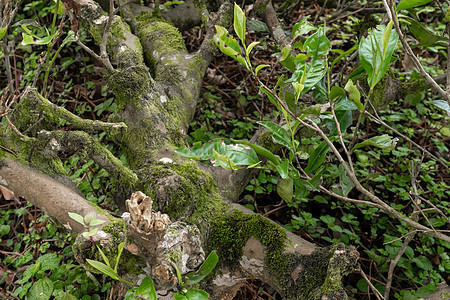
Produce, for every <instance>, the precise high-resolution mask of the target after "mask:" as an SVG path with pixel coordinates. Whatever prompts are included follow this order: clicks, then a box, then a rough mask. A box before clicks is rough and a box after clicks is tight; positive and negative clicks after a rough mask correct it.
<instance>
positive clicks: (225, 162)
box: [213, 149, 238, 171]
mask: <svg viewBox="0 0 450 300" xmlns="http://www.w3.org/2000/svg"><path fill="white" fill-rule="evenodd" d="M213 158H214V162H215V163H217V164H218V165H219V166H221V167H222V168H224V169H227V170H234V171H235V170H238V167H237V166H236V164H235V163H234V162H233V160H232V159H231V158H230V157H229V156H228V155H221V154H220V153H219V152H217V151H216V150H215V149H213Z"/></svg>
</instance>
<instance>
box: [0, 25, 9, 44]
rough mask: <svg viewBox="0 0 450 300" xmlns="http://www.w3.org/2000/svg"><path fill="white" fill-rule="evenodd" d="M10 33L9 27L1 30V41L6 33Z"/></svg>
mask: <svg viewBox="0 0 450 300" xmlns="http://www.w3.org/2000/svg"><path fill="white" fill-rule="evenodd" d="M7 31H8V26H5V27H2V28H0V41H1V40H2V38H3V37H4V36H5V34H6V32H7Z"/></svg>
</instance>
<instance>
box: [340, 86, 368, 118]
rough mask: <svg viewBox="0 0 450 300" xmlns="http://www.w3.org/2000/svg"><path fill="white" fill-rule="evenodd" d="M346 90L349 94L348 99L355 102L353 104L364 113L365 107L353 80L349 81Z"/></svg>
mask: <svg viewBox="0 0 450 300" xmlns="http://www.w3.org/2000/svg"><path fill="white" fill-rule="evenodd" d="M344 89H345V91H346V92H347V93H348V98H349V99H350V100H351V101H353V103H355V104H356V106H358V109H359V111H361V112H362V110H363V109H364V105H363V104H362V103H361V93H360V92H359V90H358V88H357V87H356V85H354V84H353V81H352V80H351V79H349V80H348V81H347V84H346V85H345V88H344Z"/></svg>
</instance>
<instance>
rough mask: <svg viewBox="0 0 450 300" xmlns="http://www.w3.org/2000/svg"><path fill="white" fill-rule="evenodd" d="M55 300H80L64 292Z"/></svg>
mask: <svg viewBox="0 0 450 300" xmlns="http://www.w3.org/2000/svg"><path fill="white" fill-rule="evenodd" d="M55 300H78V298H77V297H75V296H74V295H72V294H70V293H69V292H62V293H59V294H58V295H56V296H55Z"/></svg>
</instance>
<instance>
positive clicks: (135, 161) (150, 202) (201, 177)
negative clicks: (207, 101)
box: [0, 0, 358, 299]
mask: <svg viewBox="0 0 450 300" xmlns="http://www.w3.org/2000/svg"><path fill="white" fill-rule="evenodd" d="M79 3H80V5H81V13H80V24H81V25H82V26H83V27H84V28H85V29H86V30H87V31H89V32H90V33H91V35H92V36H93V38H94V39H95V41H96V42H97V43H98V44H100V43H101V42H102V33H103V29H104V26H105V24H106V22H107V18H105V15H104V13H103V10H102V9H101V8H100V6H99V5H98V4H96V3H95V2H93V1H90V0H83V1H79ZM231 8H232V6H231V5H230V3H225V4H224V5H222V7H221V8H220V10H219V11H218V12H217V13H214V14H210V15H209V19H208V20H207V22H206V26H207V34H206V39H205V41H204V42H203V44H202V47H201V48H200V49H199V51H198V52H196V53H188V52H187V51H186V47H185V45H184V41H183V39H182V36H181V34H180V33H179V31H178V30H177V28H175V27H174V26H173V25H172V24H170V23H168V22H166V21H165V20H164V19H163V18H161V17H160V16H157V15H154V14H153V13H152V12H151V11H149V9H148V8H144V7H140V6H138V5H130V6H125V7H123V9H122V17H119V16H115V17H114V20H113V22H112V26H111V30H110V35H109V37H108V42H107V50H108V53H109V55H110V59H111V60H112V62H113V65H114V66H115V69H114V70H113V71H112V72H110V73H109V74H108V75H107V82H108V86H109V87H110V88H111V90H112V91H113V93H114V95H115V102H116V104H117V109H116V111H115V112H114V113H113V114H112V115H111V116H110V118H109V120H108V121H109V122H108V123H104V122H97V121H88V120H82V119H80V118H79V117H77V116H75V115H72V114H71V113H70V112H68V111H66V110H65V109H64V108H60V107H58V106H56V105H54V104H52V103H51V102H50V101H49V100H47V99H45V98H43V97H42V96H40V95H39V94H38V93H37V91H36V90H34V89H31V88H27V89H26V91H25V92H24V94H23V95H22V98H21V100H20V102H19V103H18V104H17V106H16V109H15V111H14V113H13V114H12V117H11V120H12V122H13V123H14V124H15V126H16V127H17V129H18V130H19V131H20V132H27V135H26V136H25V138H24V137H20V136H19V135H17V133H15V132H14V131H13V130H12V128H11V127H9V126H8V125H1V127H0V131H1V133H2V135H1V136H0V145H1V146H2V148H7V149H14V153H15V155H14V154H12V153H11V152H6V151H1V152H0V159H2V160H1V163H0V176H1V178H0V179H1V182H0V183H1V184H2V185H4V186H6V187H7V188H9V189H11V190H12V191H13V192H14V193H16V195H18V196H23V197H25V198H26V199H27V200H28V201H30V202H33V203H34V204H35V205H37V206H39V207H41V208H43V209H45V210H46V211H47V212H48V213H49V214H50V215H52V216H54V217H55V218H56V219H57V220H58V221H59V222H61V223H62V224H63V225H66V227H67V228H68V229H69V230H73V231H74V232H77V233H81V232H83V231H85V230H86V228H85V227H83V226H82V225H81V224H79V223H77V222H74V220H72V219H71V218H70V217H69V216H68V212H75V213H77V214H80V215H82V216H84V215H87V214H93V215H94V216H95V217H96V218H99V219H103V220H105V221H106V223H105V224H102V225H101V226H99V228H100V229H101V230H100V231H99V232H98V233H97V234H96V236H94V241H95V242H96V243H97V242H98V243H97V244H98V245H101V246H102V247H103V248H104V249H106V250H105V252H106V253H107V255H109V256H111V257H113V256H114V255H115V254H117V253H116V252H117V250H115V249H117V246H118V244H119V243H120V242H122V241H125V240H127V241H128V243H127V246H126V249H127V250H128V251H126V254H125V258H124V260H125V263H124V264H123V270H122V271H123V273H124V274H125V276H126V277H127V278H128V279H129V280H132V281H135V282H137V281H139V278H142V276H141V275H145V274H147V275H150V276H151V277H152V279H153V280H154V281H155V284H156V287H157V289H158V291H159V292H160V293H161V294H167V292H168V291H170V290H174V289H175V288H176V283H177V282H176V274H175V269H174V268H173V265H176V266H177V267H178V269H179V270H181V271H182V273H186V272H189V271H192V270H195V269H197V268H198V267H199V265H200V264H201V263H202V262H203V260H204V259H205V256H206V255H207V254H208V253H209V252H210V251H212V250H217V251H218V254H219V257H220V264H219V266H218V267H217V270H216V271H215V272H214V276H211V278H209V279H208V283H205V284H204V285H205V288H207V289H208V290H209V292H210V294H211V297H212V299H231V297H232V296H234V294H235V293H236V292H237V290H238V288H239V287H240V286H241V285H242V284H243V282H245V279H247V278H257V279H260V280H262V281H264V282H266V283H268V284H270V285H271V286H273V287H274V288H275V289H276V290H277V291H278V292H280V293H281V295H282V296H283V297H284V298H285V299H346V298H347V296H346V294H345V292H344V289H343V287H342V283H341V279H342V277H343V276H345V275H346V274H348V273H350V272H352V271H353V269H354V267H355V265H356V260H357V258H358V252H357V251H356V250H353V249H346V248H345V247H344V246H343V245H342V244H336V245H333V246H331V247H328V248H319V247H316V246H314V245H313V244H311V243H309V242H307V241H305V240H303V239H301V238H299V237H298V236H295V235H294V234H292V233H290V232H287V231H285V230H284V229H283V228H282V227H281V226H279V225H277V224H275V223H273V222H271V221H269V220H267V219H265V218H264V217H262V216H260V215H256V214H253V213H251V212H249V211H247V210H246V209H245V208H243V207H241V206H239V205H237V204H234V203H232V202H233V201H235V200H236V199H237V198H238V195H239V194H240V193H241V192H242V190H243V188H244V187H245V184H246V183H247V182H248V180H249V176H248V173H247V172H248V171H245V170H244V171H239V172H230V171H226V170H218V169H215V170H214V168H212V167H210V166H205V165H202V164H200V163H197V162H194V161H189V160H183V159H182V158H181V157H180V156H178V155H177V154H176V152H175V149H176V148H178V147H180V146H184V145H185V137H186V134H187V130H188V126H189V123H190V121H191V119H192V117H193V115H194V112H195V107H196V104H197V99H198V97H199V93H200V87H201V85H202V80H203V76H204V74H205V71H206V68H207V66H208V64H209V63H210V61H211V59H212V58H213V55H214V51H215V49H214V46H213V45H212V41H211V38H212V36H213V34H214V29H213V25H214V24H219V25H223V26H227V25H228V24H229V23H230V20H231V15H232V13H231ZM202 13H203V14H204V10H202ZM124 20H127V22H128V24H129V25H130V26H127V25H126V24H125V22H124ZM130 28H131V31H130V30H129V29H130ZM61 119H63V120H65V121H67V122H70V123H72V124H73V125H74V127H76V128H77V131H60V130H58V129H57V128H58V126H59V124H60V122H61ZM99 131H102V132H106V135H107V137H108V139H109V140H110V141H113V142H115V143H116V144H118V145H119V146H120V149H121V151H122V152H123V153H125V155H126V158H127V161H128V164H129V167H126V166H124V165H123V164H122V163H121V161H120V160H118V159H117V158H116V157H115V156H114V155H113V154H112V153H111V152H110V151H108V150H107V149H106V148H105V147H103V146H102V145H101V144H100V143H99V142H98V141H96V140H95V139H93V138H92V137H91V136H90V135H89V134H90V133H93V132H99ZM63 153H77V154H78V155H80V156H81V157H84V158H91V159H93V160H94V161H95V163H97V164H98V165H99V166H101V167H103V168H104V169H106V170H107V171H108V172H109V173H110V175H111V181H112V182H113V183H114V186H115V190H116V193H115V195H114V197H115V201H116V203H117V204H118V206H119V207H120V208H121V209H122V210H123V211H128V213H125V214H124V215H123V216H122V219H117V218H114V217H112V216H111V215H109V214H108V213H106V212H105V211H103V210H101V209H99V208H97V207H94V206H93V205H91V204H90V203H89V202H87V201H86V200H85V199H84V198H83V197H81V196H80V195H79V194H78V193H77V192H76V191H74V187H73V185H72V186H71V183H70V182H69V181H68V180H67V178H66V177H65V171H64V168H63V164H62V161H61V159H60V158H59V156H60V155H61V154H63ZM30 168H33V169H34V170H31V169H30ZM50 176H51V177H50ZM68 186H71V188H69V187H68ZM136 191H140V192H136ZM153 209H154V210H153ZM73 248H74V253H75V257H76V258H77V260H78V261H79V262H80V263H81V264H83V265H84V266H86V265H85V260H86V258H93V259H98V253H97V251H96V248H95V247H94V246H93V244H92V243H91V241H89V239H86V238H83V236H82V235H79V237H78V239H77V242H76V243H75V245H74V247H73ZM133 257H135V259H136V261H138V263H136V264H134V269H133V267H132V266H130V264H127V263H126V261H127V260H130V261H132V260H133ZM136 257H138V258H136ZM113 261H114V259H113ZM136 266H140V267H142V268H139V269H138V270H137V271H136V269H135V268H136ZM86 268H89V267H88V266H86ZM324 297H325V298H324Z"/></svg>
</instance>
